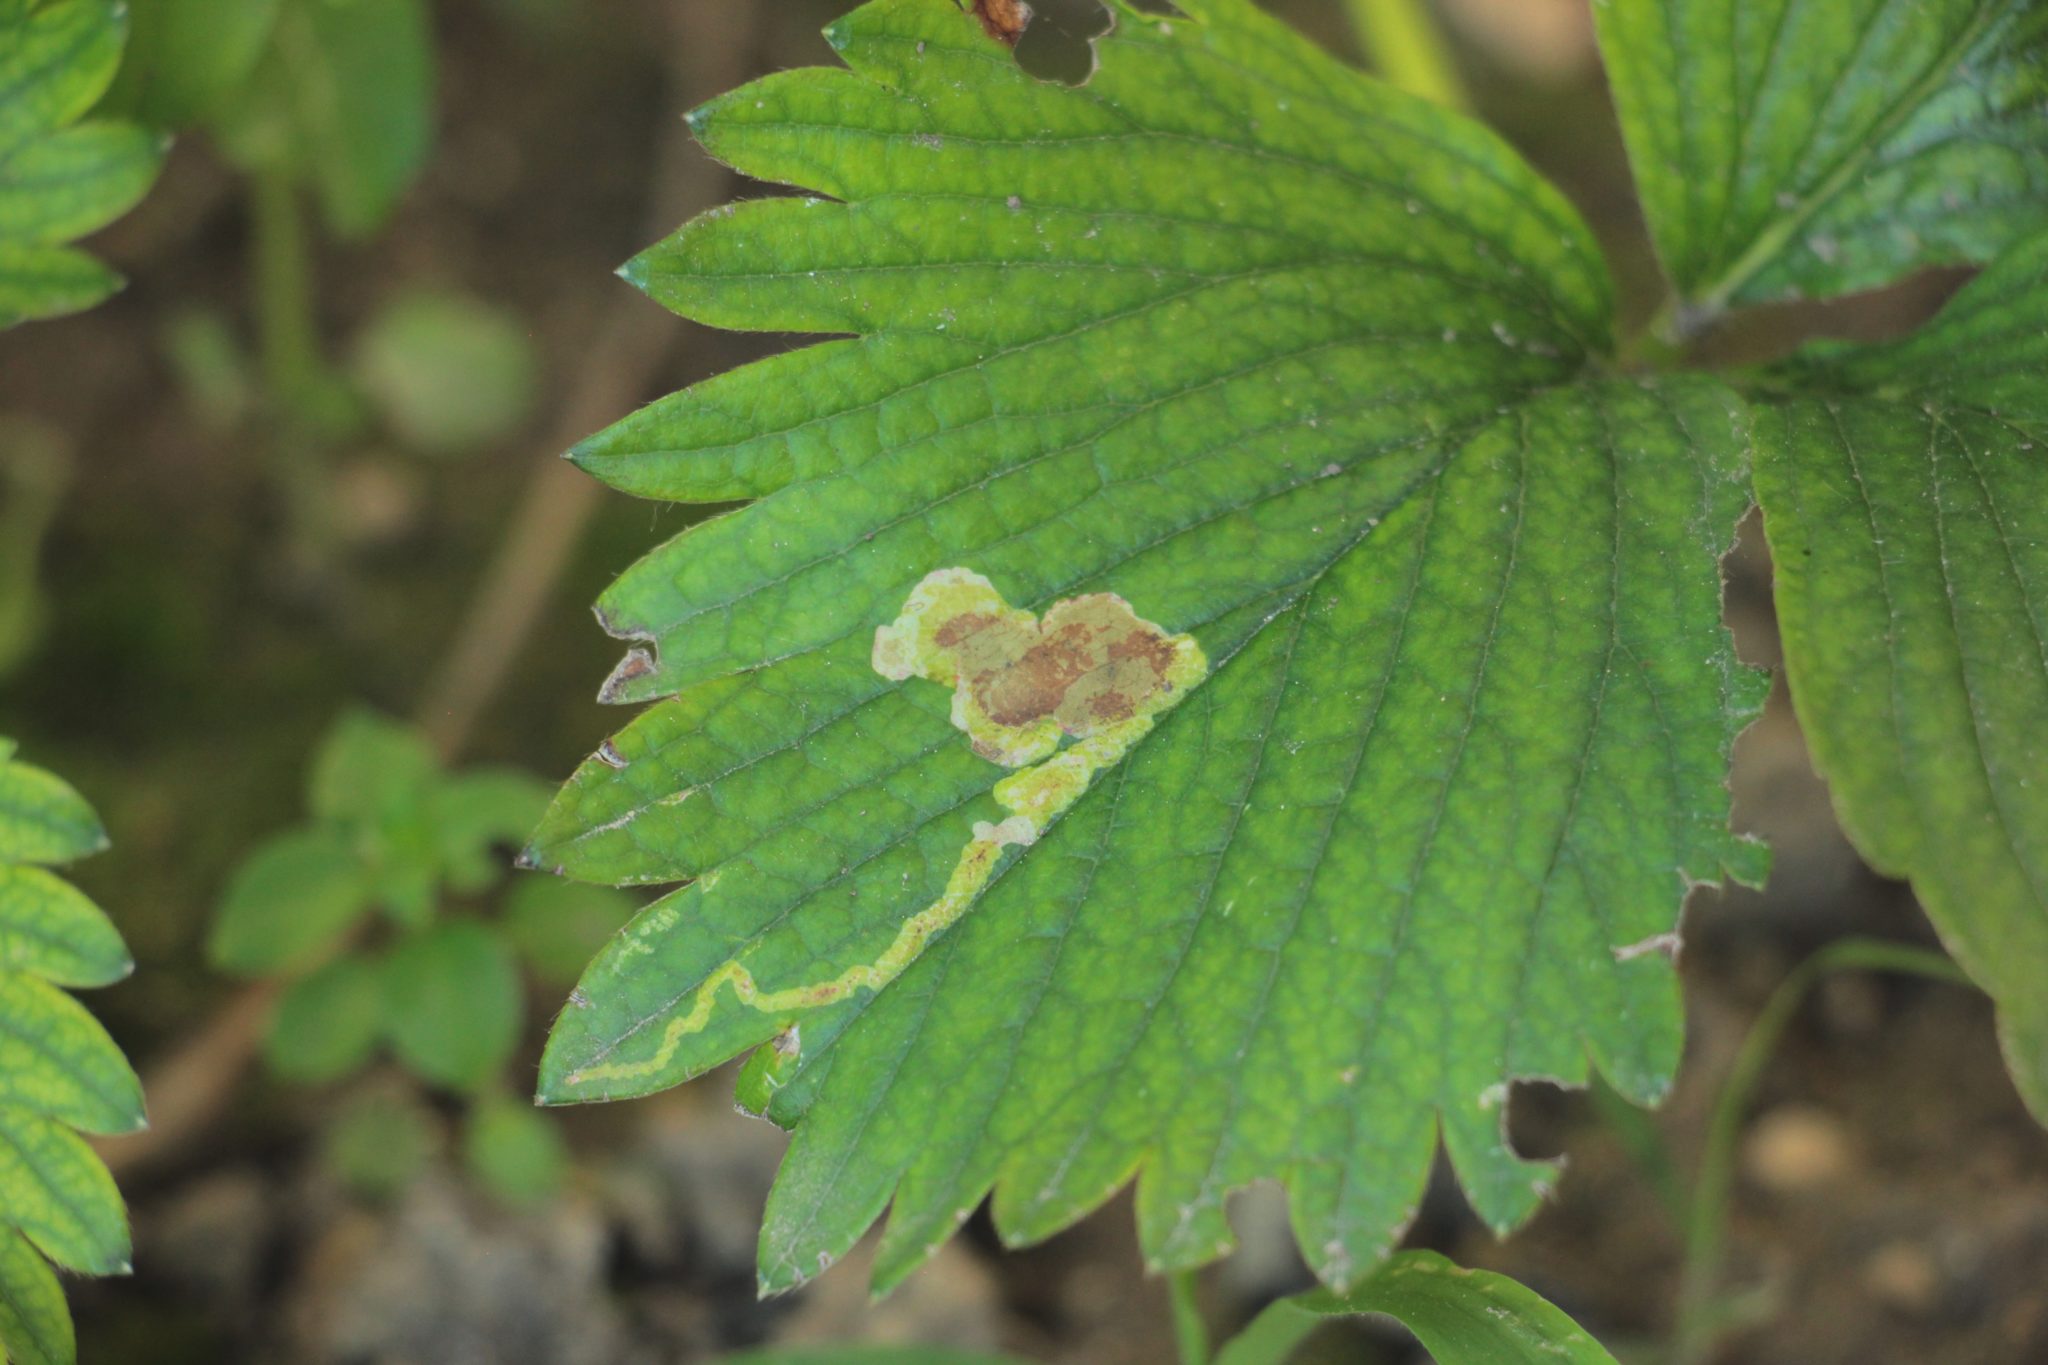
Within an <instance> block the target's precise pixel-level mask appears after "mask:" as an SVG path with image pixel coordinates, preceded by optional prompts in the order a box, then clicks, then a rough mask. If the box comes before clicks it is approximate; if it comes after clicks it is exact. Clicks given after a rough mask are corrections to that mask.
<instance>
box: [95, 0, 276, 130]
mask: <svg viewBox="0 0 2048 1365" xmlns="http://www.w3.org/2000/svg"><path fill="white" fill-rule="evenodd" d="M278 3H279V0H151V3H148V4H143V5H139V6H137V7H136V8H135V9H134V10H133V11H132V12H131V15H130V19H129V25H130V31H129V35H128V54H127V56H126V57H125V58H124V59H123V60H122V62H121V72H120V74H119V75H118V76H117V77H115V80H114V87H113V89H111V90H109V91H108V92H107V97H106V99H105V100H104V101H102V103H101V105H100V107H101V109H102V110H104V111H105V112H108V113H112V114H115V115H118V116H120V117H122V118H132V119H137V120H140V121H141V122H143V123H147V124H150V125H152V126H154V127H158V128H182V127H185V126H186V125H188V124H191V123H195V122H197V121H199V120H200V119H203V118H205V117H207V116H209V115H210V114H212V113H214V112H215V111H216V110H218V109H219V108H220V106H221V105H222V103H223V102H225V101H226V100H227V99H229V98H230V97H232V96H233V95H235V94H236V93H238V92H239V91H240V90H241V88H242V87H243V85H244V83H245V82H247V81H248V79H249V76H250V73H251V72H253V71H254V70H255V68H256V62H257V60H258V58H260V57H261V56H262V55H263V50H264V44H265V41H266V40H267V39H268V38H269V36H270V31H271V25H272V24H273V23H274V22H275V20H276V18H277V9H278Z"/></svg>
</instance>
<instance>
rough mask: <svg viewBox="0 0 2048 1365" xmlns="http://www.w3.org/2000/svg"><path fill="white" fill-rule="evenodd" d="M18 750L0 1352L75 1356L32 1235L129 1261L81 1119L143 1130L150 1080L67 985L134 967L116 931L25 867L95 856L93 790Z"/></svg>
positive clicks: (2, 1013)
mask: <svg viewBox="0 0 2048 1365" xmlns="http://www.w3.org/2000/svg"><path fill="white" fill-rule="evenodd" d="M14 752H15V749H14V743H13V741H12V740H7V739H0V1358H5V1359H12V1360H14V1361H15V1362H16V1363H17V1365H22V1362H38V1361H49V1362H56V1363H57V1365H69V1363H70V1361H71V1360H72V1358H73V1342H72V1331H71V1319H70V1317H69V1315H68V1313H67V1312H66V1310H65V1307H64V1298H63V1293H62V1291H61V1290H60V1289H59V1288H58V1286H57V1282H56V1279H55V1278H54V1277H53V1276H52V1275H51V1273H50V1271H49V1268H48V1267H47V1266H45V1265H44V1264H43V1261H42V1259H41V1257H40V1256H38V1255H37V1253H36V1251H35V1250H32V1249H30V1246H29V1242H33V1243H34V1244H35V1246H36V1247H37V1248H40V1249H41V1252H42V1255H44V1256H48V1257H49V1258H50V1259H52V1260H54V1261H56V1262H57V1263H58V1264H59V1265H62V1266H65V1267H67V1268H69V1269H72V1270H80V1271H85V1272H88V1273H92V1274H112V1273H114V1272H116V1271H123V1270H126V1269H127V1262H128V1222H127V1216H126V1213H125V1212H124V1210H123V1209H122V1207H121V1197H120V1195H119V1193H118V1192H117V1191H116V1190H115V1188H114V1182H113V1179H112V1178H111V1177H110V1176H109V1175H108V1174H107V1169H106V1167H105V1166H103V1165H101V1164H100V1160H99V1158H98V1157H96V1156H94V1155H93V1153H92V1149H91V1148H89V1147H87V1146H86V1145H85V1143H84V1142H83V1141H81V1140H80V1139H79V1138H78V1136H77V1135H76V1134H75V1133H73V1132H72V1131H71V1128H73V1127H77V1128H82V1129H85V1130H86V1131H88V1132H94V1133H108V1134H112V1133H127V1132H132V1131H134V1130H135V1129H137V1128H140V1127H142V1126H143V1113H142V1087H141V1084H140V1083H139V1082H138V1081H137V1080H136V1078H135V1073H134V1071H133V1070H132V1069H131V1068H130V1067H129V1065H128V1062H127V1059H126V1058H124V1057H123V1056H122V1055H121V1051H120V1049H119V1048H118V1047H116V1046H115V1045H114V1042H113V1040H112V1039H111V1038H109V1037H108V1036H107V1032H106V1030H105V1029H103V1028H101V1027H100V1025H99V1024H98V1023H97V1022H96V1021H95V1020H94V1019H93V1018H92V1016H91V1015H90V1014H88V1013H86V1011H85V1010H84V1009H83V1008H82V1007H80V1006H79V1004H78V1003H77V1002H76V1001H74V1000H72V999H71V997H70V996H68V995H66V994H64V993H63V992H62V991H61V990H59V989H57V987H58V986H59V985H103V984H105V983H107V982H110V981H116V980H119V979H120V978H121V977H122V976H125V975H126V974H127V972H128V969H129V966H130V962H129V957H128V950H127V948H126V946H125V945H123V944H122V942H121V937H120V935H119V934H118V933H116V932H115V931H114V927H113V925H111V924H109V923H108V922H107V918H106V916H105V915H103V914H101V913H100V911H99V910H98V909H97V908H96V907H95V906H94V905H93V904H92V902H91V901H89V900H87V899H86V898H85V897H84V896H83V895H81V894H79V893H78V892H77V891H76V890H74V889H72V888H71V887H70V886H68V885H66V884H65V883H64V882H62V881H59V880H58V879H57V878H56V877H55V876H53V875H51V874H50V873H49V872H47V871H44V870H43V869H41V868H38V867H30V866H22V865H20V864H23V863H38V862H41V863H58V862H66V861H69V860H71V859H73V858H76V857H80V856H83V855H84V854H87V853H92V852H96V851H97V850H99V849H100V848H102V847H104V846H105V844H106V835H105V832H104V831H103V830H102V829H101V828H100V822H99V819H98V817H97V816H95V815H94V814H93V812H92V808H91V807H90V806H88V805H87V804H86V803H85V800H84V798H83V797H81V796H79V794H78V793H77V792H75V791H73V790H72V789H71V788H70V787H69V786H67V785H65V783H63V782H62V781H60V780H59V779H57V778H56V777H53V776H52V775H50V774H49V773H47V772H44V771H43V770H42V769H40V768H34V767H30V766H29V765H27V764H25V763H20V762H17V761H15V758H14ZM53 983H54V984H53ZM17 1233H19V1234H20V1235H17ZM23 1237H26V1238H27V1239H28V1240H27V1241H26V1242H25V1241H23V1240H22V1238H23Z"/></svg>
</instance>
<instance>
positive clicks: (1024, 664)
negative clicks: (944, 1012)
mask: <svg viewBox="0 0 2048 1365" xmlns="http://www.w3.org/2000/svg"><path fill="white" fill-rule="evenodd" d="M873 659H874V667H875V671H876V672H877V673H880V674H881V675H882V676H883V677H885V678H889V679H892V680H894V681H897V682H908V681H909V680H910V679H912V678H923V679H925V680H926V681H929V682H935V683H938V684H940V685H941V686H943V687H948V688H951V689H952V692H953V716H952V719H953V724H954V726H955V727H957V728H958V729H959V730H960V731H961V732H962V733H963V734H965V735H966V736H967V737H968V740H969V741H970V742H971V743H972V744H973V746H974V751H975V753H977V754H979V755H981V756H982V757H983V758H986V759H988V760H989V761H990V762H991V763H999V764H1001V765H1002V766H1003V767H1006V768H1014V769H1016V770H1017V771H1015V772H1013V773H1011V774H1010V775H1009V776H1008V777H1005V778H1004V779H1002V780H1001V781H1000V782H998V783H996V784H995V787H994V794H995V798H996V802H997V804H999V805H1000V806H1001V807H1002V808H1003V809H1004V810H1005V811H1007V812H1009V814H1008V815H1007V816H1006V817H1005V818H1004V819H1002V820H1000V821H997V822H994V823H991V822H989V821H987V820H977V821H975V822H974V833H973V837H972V838H970V839H969V840H968V841H967V846H966V847H965V848H963V849H961V850H960V857H959V860H958V861H957V862H955V863H954V865H953V872H952V875H951V876H950V877H948V878H947V880H946V889H945V891H944V892H943V893H942V894H941V895H940V896H939V898H938V899H937V900H935V901H933V902H932V903H931V904H930V905H928V906H926V907H925V908H924V909H922V910H920V911H918V912H917V913H916V914H914V915H912V916H911V917H910V918H909V919H906V920H905V921H904V922H903V924H902V926H901V927H900V928H898V929H897V931H896V937H895V939H894V940H892V941H891V942H890V944H889V946H888V947H887V948H885V949H883V951H882V953H881V955H880V956H879V957H877V958H875V959H874V961H872V962H863V963H856V964H854V965H853V966H851V967H848V968H846V969H845V970H844V971H842V972H840V973H839V974H838V975H837V976H833V977H830V978H828V979H826V980H823V981H815V982H810V983H808V984H805V985H800V986H787V987H782V988H780V989H774V990H768V989H763V988H762V986H761V984H760V983H759V982H758V981H756V980H755V979H754V975H753V973H752V972H750V971H749V970H747V967H746V966H745V964H743V963H741V962H740V961H739V960H737V959H734V960H731V961H728V962H726V963H725V964H724V965H723V966H720V967H719V968H717V969H716V970H715V971H713V972H712V973H711V975H710V976H708V977H706V978H705V980H704V983H703V984H702V985H700V986H699V987H698V988H697V992H696V996H695V998H694V1000H693V1001H692V1003H691V1006H690V1009H689V1011H688V1013H685V1014H682V1015H678V1016H677V1017H675V1018H673V1019H671V1020H670V1021H669V1023H668V1027H667V1029H666V1030H665V1031H664V1032H663V1035H662V1041H661V1046H660V1047H659V1048H657V1049H655V1051H654V1052H653V1053H652V1054H651V1055H650V1056H648V1057H645V1058H643V1059H641V1060H639V1061H635V1062H606V1063H602V1064H600V1065H597V1066H592V1067H587V1068H585V1069H584V1070H581V1071H578V1072H576V1073H575V1074H573V1075H572V1076H570V1077H569V1081H570V1083H571V1084H575V1085H582V1084H588V1083H591V1082H595V1081H605V1080H623V1079H630V1078H632V1077H636V1076H645V1075H652V1074H655V1073H657V1072H659V1071H661V1070H662V1069H664V1068H665V1067H667V1066H668V1064H669V1063H670V1061H672V1060H673V1059H674V1056H675V1051H676V1049H677V1047H679V1046H680V1045H681V1043H682V1040H683V1039H685V1038H687V1037H689V1036H690V1035H691V1034H694V1033H700V1032H702V1031H703V1030H704V1029H705V1028H706V1027H707V1026H709V1024H710V1023H711V1019H712V1016H713V1015H714V1013H715V1012H716V1010H717V1007H718V993H719V991H720V990H721V989H724V988H726V987H730V988H731V991H732V996H733V998H734V999H735V1000H737V1001H738V1002H739V1003H740V1004H742V1005H745V1006H747V1007H748V1008H750V1009H756V1010H759V1011H761V1012H762V1013H764V1014H783V1013H787V1012H789V1011H792V1010H810V1009H818V1008H820V1007H822V1006H825V1005H830V1004H835V1003H837V1002H838V1001H841V1000H844V999H846V998H848V997H849V996H851V995H852V994H853V993H854V992H855V991H857V990H869V991H879V990H881V989H882V988H883V987H884V986H886V985H888V984H889V983H890V982H891V981H893V980H895V979H896V978H897V977H898V976H900V975H902V973H903V971H904V970H905V969H906V968H907V967H909V966H910V964H911V963H913V962H915V961H916V960H917V958H918V955H919V954H920V953H922V952H923V951H924V948H925V945H926V944H927V943H929V942H931V940H932V939H933V938H935V937H937V936H938V935H939V934H941V933H943V932H945V930H946V929H947V928H948V927H950V926H951V925H952V924H954V923H955V922H956V921H958V920H959V918H960V917H961V916H962V915H964V914H966V913H967V909H968V907H969V906H971V905H973V904H974V901H975V899H976V898H977V897H978V896H980V894H981V892H982V890H983V889H984V888H985V887H986V886H987V885H988V883H989V880H990V878H992V877H993V876H994V875H995V872H996V868H997V866H998V865H999V864H1000V863H1001V861H1002V857H1003V850H1004V849H1006V848H1010V847H1013V846H1014V847H1018V848H1028V847H1030V846H1031V845H1032V844H1034V843H1036V842H1037V841H1038V838H1039V836H1040V835H1042V834H1044V833H1045V831H1046V830H1047V829H1048V828H1050V827H1051V825H1052V822H1053V821H1054V820H1056V819H1058V818H1059V816H1060V815H1061V814H1062V813H1063V812H1065V811H1066V810H1067V808H1068V807H1070V806H1072V805H1073V804H1074V802H1076V801H1078V800H1079V799H1080V798H1081V794H1082V793H1083V792H1085V791H1087V790H1088V787H1089V784H1090V783H1092V782H1093V781H1094V780H1095V776H1096V774H1097V773H1100V772H1102V771H1103V770H1104V769H1107V768H1110V767H1113V766H1115V765H1116V764H1117V763H1118V762H1119V761H1121V760H1122V759H1123V757H1124V755H1125V754H1127V753H1129V752H1130V750H1131V747H1132V746H1133V745H1135V744H1136V743H1137V742H1138V741H1139V740H1140V739H1143V738H1144V737H1145V735H1146V734H1148V733H1150V731H1151V729H1152V726H1153V724H1154V723H1155V722H1156V721H1157V720H1158V718H1159V717H1160V716H1161V715H1162V714H1164V713H1165V712H1166V711H1168V710H1171V709H1172V708H1173V707H1174V706H1175V705H1177V704H1178V703H1179V702H1180V701H1181V699H1182V698H1183V697H1185V696H1186V695H1187V694H1188V692H1189V690H1190V689H1192V688H1193V687H1194V686H1195V685H1196V684H1197V683H1199V682H1201V681H1202V679H1203V678H1205V677H1207V676H1208V674H1209V660H1208V656H1206V655H1205V654H1204V653H1203V652H1202V647H1201V646H1200V645H1199V644H1197V643H1196V642H1195V639H1194V637H1193V636H1191V635H1172V634H1169V633H1167V631H1166V630H1165V629H1164V628H1163V627H1160V626H1157V625H1154V624H1153V623H1152V622H1150V621H1147V620H1144V619H1143V618H1141V617H1140V616H1138V614H1137V613H1136V612H1135V611H1133V610H1132V609H1131V604H1130V603H1129V602H1126V601H1125V600H1124V599H1123V598H1121V597H1119V596H1117V595H1116V594H1115V593H1106V592H1105V593H1089V594H1086V595H1085V596H1081V597H1070V598H1065V599H1062V600H1061V601H1058V602H1055V603H1054V604H1053V605H1052V606H1051V607H1049V608H1047V609H1046V612H1045V614H1044V615H1043V616H1037V615H1034V614H1033V613H1031V612H1029V611H1026V610H1023V609H1022V608H1019V607H1013V606H1011V605H1010V604H1009V603H1008V602H1006V601H1004V600H1003V596H1002V594H1001V593H999V592H997V591H996V589H995V586H994V585H993V584H991V583H990V582H989V581H988V579H986V578H984V577H983V576H982V575H980V574H978V573H976V572H974V571H973V570H971V569H964V568H952V569H938V570H935V571H934V572H932V573H929V574H927V575H925V577H924V579H923V581H921V582H920V583H919V584H918V585H917V586H916V587H915V588H914V589H912V590H911V593H910V597H909V599H908V600H907V601H905V602H904V604H903V613H902V615H900V616H898V617H897V618H896V620H895V621H893V622H892V623H890V624H889V625H886V626H881V627H879V628H877V629H876V631H875V648H874V656H873ZM1068 741H1072V742H1071V743H1068ZM1063 743H1065V744H1066V747H1065V748H1061V745H1062V744H1063Z"/></svg>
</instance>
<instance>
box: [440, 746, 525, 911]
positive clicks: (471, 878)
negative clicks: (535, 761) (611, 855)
mask: <svg viewBox="0 0 2048 1365" xmlns="http://www.w3.org/2000/svg"><path fill="white" fill-rule="evenodd" d="M551 794H552V792H551V789H550V788H549V786H548V784H547V783H545V782H542V781H541V780H540V779H538V778H536V777H534V776H532V775H531V774H528V773H523V772H520V771H519V770H517V769H515V768H478V769H472V770H470V771H469V772H466V773H462V774H460V775H458V776H455V777H451V778H449V779H447V780H446V781H445V782H443V783H442V784H441V786H440V788H439V789H438V790H437V791H436V793H435V797H434V810H435V815H434V818H435V823H436V826H437V827H438V829H439V831H440V845H441V861H442V866H443V868H444V869H445V872H446V875H447V878H448V884H449V885H450V886H451V887H453V888H454V889H455V890H457V891H461V892H477V891H481V890H483V889H484V888H485V887H487V886H490V885H491V884H492V883H494V882H496V881H497V880H498V879H499V878H500V877H502V876H504V875H505V873H506V872H507V871H508V870H510V867H511V859H510V857H509V856H506V855H505V853H504V850H507V849H517V848H518V847H520V845H522V844H524V843H525V842H526V838H527V836H528V835H530V834H532V833H533V827H534V826H535V825H537V824H539V823H540V818H541V816H542V815H544V814H545V813H546V812H547V808H548V798H549V796H550V795H551Z"/></svg>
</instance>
